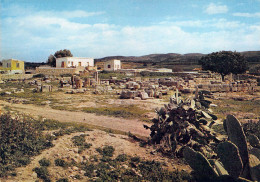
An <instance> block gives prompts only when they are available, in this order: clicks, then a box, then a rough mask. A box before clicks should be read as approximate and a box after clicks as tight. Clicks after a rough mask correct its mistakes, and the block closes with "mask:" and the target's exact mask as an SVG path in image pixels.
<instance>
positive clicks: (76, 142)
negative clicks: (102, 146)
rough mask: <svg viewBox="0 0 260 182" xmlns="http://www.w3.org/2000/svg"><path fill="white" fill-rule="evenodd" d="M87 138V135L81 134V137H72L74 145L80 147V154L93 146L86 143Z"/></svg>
mask: <svg viewBox="0 0 260 182" xmlns="http://www.w3.org/2000/svg"><path fill="white" fill-rule="evenodd" d="M85 136H87V135H86V134H81V135H79V136H74V137H72V142H73V144H74V145H76V146H78V147H79V148H78V153H82V151H84V150H85V149H88V148H90V147H91V146H92V144H91V143H86V142H85Z"/></svg>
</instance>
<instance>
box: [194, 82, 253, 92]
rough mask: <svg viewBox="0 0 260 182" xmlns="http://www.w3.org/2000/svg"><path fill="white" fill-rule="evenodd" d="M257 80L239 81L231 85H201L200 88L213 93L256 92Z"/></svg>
mask: <svg viewBox="0 0 260 182" xmlns="http://www.w3.org/2000/svg"><path fill="white" fill-rule="evenodd" d="M256 87H257V82H256V80H248V81H238V82H232V83H231V84H199V85H198V88H199V89H202V90H208V91H211V92H250V91H255V90H256Z"/></svg>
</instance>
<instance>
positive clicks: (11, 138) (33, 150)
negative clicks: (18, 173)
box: [0, 114, 51, 177]
mask: <svg viewBox="0 0 260 182" xmlns="http://www.w3.org/2000/svg"><path fill="white" fill-rule="evenodd" d="M0 141H1V143H0V154H1V161H0V177H3V176H6V175H7V174H8V173H7V171H8V170H13V169H14V167H18V166H21V165H27V164H29V163H30V156H33V155H37V154H39V153H40V152H41V151H42V150H43V149H46V148H48V147H49V146H50V145H51V143H50V141H48V140H47V139H46V138H45V137H44V136H43V134H42V133H41V131H40V130H39V129H38V128H37V127H36V126H35V123H34V122H33V121H32V120H30V119H29V118H18V117H16V118H14V119H13V118H12V117H11V115H10V114H3V115H1V116H0Z"/></svg>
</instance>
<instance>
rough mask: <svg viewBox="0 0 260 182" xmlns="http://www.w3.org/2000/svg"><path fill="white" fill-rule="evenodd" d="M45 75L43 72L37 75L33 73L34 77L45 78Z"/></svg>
mask: <svg viewBox="0 0 260 182" xmlns="http://www.w3.org/2000/svg"><path fill="white" fill-rule="evenodd" d="M44 77H45V75H44V74H42V73H39V74H36V75H33V78H44Z"/></svg>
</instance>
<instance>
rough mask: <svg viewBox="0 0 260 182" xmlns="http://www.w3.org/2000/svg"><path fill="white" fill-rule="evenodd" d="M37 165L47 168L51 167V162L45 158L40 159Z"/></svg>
mask: <svg viewBox="0 0 260 182" xmlns="http://www.w3.org/2000/svg"><path fill="white" fill-rule="evenodd" d="M39 164H40V166H46V167H48V166H50V165H51V161H50V160H48V159H46V158H42V159H41V160H39Z"/></svg>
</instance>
